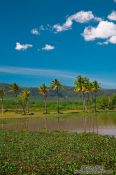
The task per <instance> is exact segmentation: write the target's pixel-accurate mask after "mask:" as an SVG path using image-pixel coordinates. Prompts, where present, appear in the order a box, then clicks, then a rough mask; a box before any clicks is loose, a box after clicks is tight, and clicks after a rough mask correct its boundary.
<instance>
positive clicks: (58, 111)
mask: <svg viewBox="0 0 116 175" xmlns="http://www.w3.org/2000/svg"><path fill="white" fill-rule="evenodd" d="M57 113H58V114H59V113H60V108H59V94H58V89H57Z"/></svg>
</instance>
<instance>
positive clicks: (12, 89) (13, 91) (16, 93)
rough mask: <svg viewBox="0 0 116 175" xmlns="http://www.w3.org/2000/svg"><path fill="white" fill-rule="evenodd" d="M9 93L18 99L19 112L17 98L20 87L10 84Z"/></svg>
mask: <svg viewBox="0 0 116 175" xmlns="http://www.w3.org/2000/svg"><path fill="white" fill-rule="evenodd" d="M9 91H10V92H11V93H13V94H14V95H15V98H16V112H17V109H18V99H17V96H18V93H19V86H18V85H17V84H16V83H13V84H10V86H9Z"/></svg>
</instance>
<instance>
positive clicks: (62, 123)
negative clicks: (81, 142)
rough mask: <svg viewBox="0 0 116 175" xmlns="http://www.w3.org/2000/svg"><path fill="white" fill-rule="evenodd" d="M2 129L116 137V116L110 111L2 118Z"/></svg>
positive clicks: (0, 123)
mask: <svg viewBox="0 0 116 175" xmlns="http://www.w3.org/2000/svg"><path fill="white" fill-rule="evenodd" d="M0 129H3V130H15V131H25V130H29V131H39V130H48V131H56V130H59V131H67V132H77V133H81V132H87V133H97V134H102V135H111V136H115V137H116V116H115V114H114V115H113V116H111V114H109V113H105V114H103V115H101V114H97V115H92V114H91V115H88V114H86V115H81V116H77V117H76V114H75V115H74V117H73V114H72V118H68V117H67V118H66V117H63V115H59V116H58V115H57V117H56V116H55V117H54V118H50V117H47V116H44V117H43V118H34V117H33V118H32V117H30V116H29V117H27V118H20V119H4V120H3V119H2V120H0Z"/></svg>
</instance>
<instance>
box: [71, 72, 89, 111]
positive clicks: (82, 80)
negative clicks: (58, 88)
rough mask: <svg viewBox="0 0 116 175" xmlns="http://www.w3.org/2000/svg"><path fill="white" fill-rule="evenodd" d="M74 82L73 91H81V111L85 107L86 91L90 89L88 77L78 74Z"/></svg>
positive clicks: (84, 109)
mask: <svg viewBox="0 0 116 175" xmlns="http://www.w3.org/2000/svg"><path fill="white" fill-rule="evenodd" d="M74 84H75V89H74V91H75V92H77V93H78V92H79V93H81V96H82V101H83V111H86V110H87V107H86V99H85V95H86V93H88V92H89V89H90V85H89V79H88V78H86V77H82V76H81V75H79V76H78V77H77V79H76V80H75V82H74Z"/></svg>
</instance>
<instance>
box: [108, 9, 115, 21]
mask: <svg viewBox="0 0 116 175" xmlns="http://www.w3.org/2000/svg"><path fill="white" fill-rule="evenodd" d="M108 19H109V20H111V21H116V11H112V13H111V14H109V15H108Z"/></svg>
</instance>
